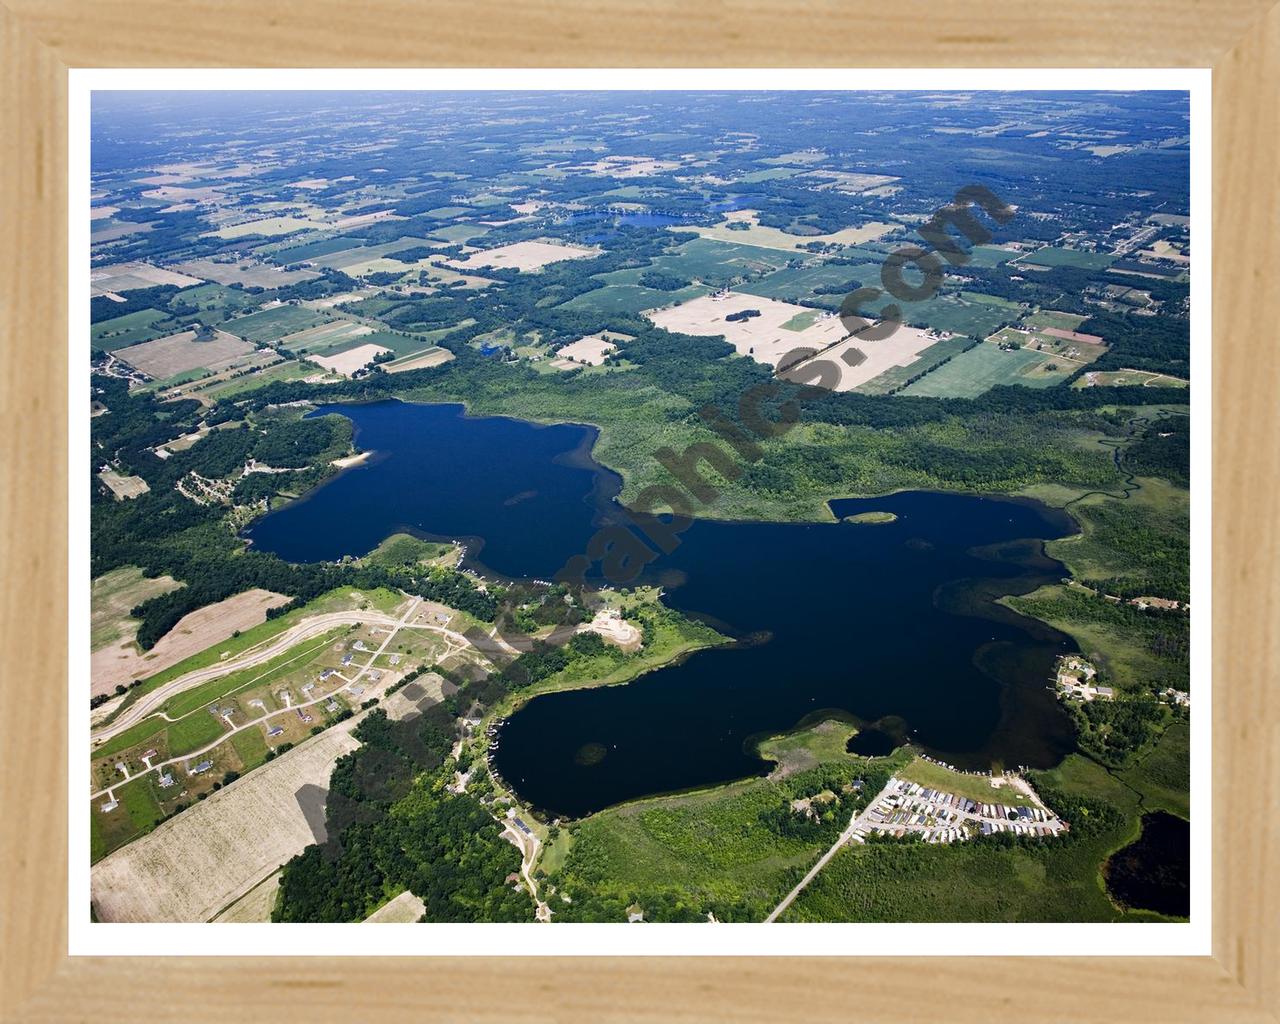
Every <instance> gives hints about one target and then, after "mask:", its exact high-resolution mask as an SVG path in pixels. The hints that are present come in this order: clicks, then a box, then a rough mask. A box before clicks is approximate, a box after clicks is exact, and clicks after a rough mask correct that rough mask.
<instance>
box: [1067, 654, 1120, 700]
mask: <svg viewBox="0 0 1280 1024" xmlns="http://www.w3.org/2000/svg"><path fill="white" fill-rule="evenodd" d="M1097 675H1098V670H1097V669H1096V668H1094V666H1093V665H1092V664H1091V663H1090V662H1088V661H1086V660H1085V659H1084V658H1082V657H1080V656H1079V655H1078V654H1064V655H1063V656H1062V657H1061V658H1059V659H1058V672H1057V679H1056V681H1057V685H1058V695H1059V696H1060V697H1069V698H1074V699H1076V700H1112V699H1113V698H1114V697H1115V695H1116V691H1115V690H1113V689H1112V688H1111V687H1110V686H1099V685H1098V684H1097V683H1096V682H1095V680H1096V678H1097Z"/></svg>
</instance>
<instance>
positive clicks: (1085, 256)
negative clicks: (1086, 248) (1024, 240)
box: [1015, 246, 1116, 270]
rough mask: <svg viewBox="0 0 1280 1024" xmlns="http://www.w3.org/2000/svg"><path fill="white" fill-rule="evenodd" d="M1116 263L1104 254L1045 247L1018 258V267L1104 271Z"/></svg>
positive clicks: (1110, 255)
mask: <svg viewBox="0 0 1280 1024" xmlns="http://www.w3.org/2000/svg"><path fill="white" fill-rule="evenodd" d="M1115 261H1116V257H1115V256H1113V255H1112V254H1111V253H1106V252H1080V251H1079V250H1078V249H1061V248H1056V247H1054V246H1045V247H1044V248H1043V249H1037V250H1036V251H1035V252H1033V253H1028V254H1027V255H1025V256H1021V257H1019V258H1018V259H1017V260H1016V261H1015V262H1016V264H1017V265H1018V266H1025V265H1027V264H1030V265H1032V266H1035V267H1050V268H1052V267H1075V268H1077V269H1079V270H1105V269H1106V268H1107V267H1109V266H1111V264H1112V263H1114V262H1115Z"/></svg>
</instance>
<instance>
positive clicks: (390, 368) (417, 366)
mask: <svg viewBox="0 0 1280 1024" xmlns="http://www.w3.org/2000/svg"><path fill="white" fill-rule="evenodd" d="M452 358H453V353H452V352H450V351H449V350H448V349H447V348H440V347H438V346H432V347H431V348H425V349H422V350H421V351H419V352H415V353H413V354H412V355H408V356H405V357H403V358H402V359H395V360H392V361H391V362H389V363H383V364H382V368H383V369H384V370H386V371H387V373H404V372H405V371H406V370H425V369H428V368H429V367H432V366H442V365H443V364H445V363H447V362H448V361H449V360H450V359H452Z"/></svg>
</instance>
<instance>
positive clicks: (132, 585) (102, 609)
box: [89, 565, 182, 651]
mask: <svg viewBox="0 0 1280 1024" xmlns="http://www.w3.org/2000/svg"><path fill="white" fill-rule="evenodd" d="M180 586H182V584H180V583H179V582H178V581H177V580H175V579H174V578H173V577H172V576H157V577H156V578H155V579H149V578H147V577H146V576H144V575H143V574H142V570H141V569H139V568H138V567H137V566H136V565H126V566H122V567H121V568H119V569H112V570H111V571H110V572H108V573H103V574H102V575H101V576H99V577H98V578H97V579H96V580H94V581H93V584H92V586H91V587H90V588H89V649H90V650H93V651H96V650H99V649H101V648H103V647H106V646H107V645H108V644H114V643H117V642H118V641H120V640H132V639H133V637H134V634H135V633H137V630H138V621H137V620H136V619H134V618H132V617H131V616H130V615H129V612H130V610H131V609H133V608H136V607H137V606H138V605H140V604H142V602H143V601H146V600H148V599H150V598H153V597H158V596H159V595H160V594H166V593H168V592H169V591H170V590H176V589H177V588H178V587H180Z"/></svg>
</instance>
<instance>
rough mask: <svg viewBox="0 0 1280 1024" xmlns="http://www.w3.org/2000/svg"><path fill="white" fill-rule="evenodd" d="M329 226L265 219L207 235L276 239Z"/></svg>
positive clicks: (227, 226) (274, 218)
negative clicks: (259, 236) (252, 236)
mask: <svg viewBox="0 0 1280 1024" xmlns="http://www.w3.org/2000/svg"><path fill="white" fill-rule="evenodd" d="M328 226H329V225H327V224H322V223H320V222H319V221H311V220H303V219H302V218H300V217H264V218H263V219H262V220H250V221H245V222H244V223H243V224H224V225H223V226H222V227H220V228H218V230H217V231H209V232H206V234H210V235H217V236H218V237H219V238H244V237H245V236H246V235H264V236H267V237H274V236H275V235H291V234H293V233H294V232H295V231H314V230H315V229H317V228H324V227H328Z"/></svg>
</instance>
